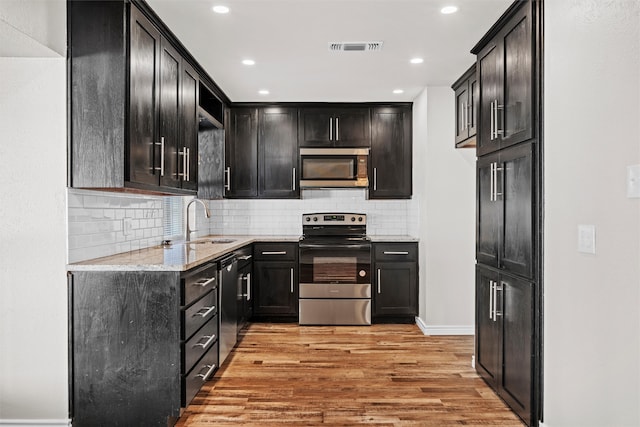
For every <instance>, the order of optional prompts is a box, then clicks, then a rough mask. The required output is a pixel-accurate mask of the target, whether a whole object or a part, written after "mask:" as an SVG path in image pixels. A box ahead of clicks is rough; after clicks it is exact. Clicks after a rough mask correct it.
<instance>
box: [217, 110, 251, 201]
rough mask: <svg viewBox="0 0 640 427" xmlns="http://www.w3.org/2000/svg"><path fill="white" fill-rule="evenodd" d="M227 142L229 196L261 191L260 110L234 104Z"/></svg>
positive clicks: (237, 196)
mask: <svg viewBox="0 0 640 427" xmlns="http://www.w3.org/2000/svg"><path fill="white" fill-rule="evenodd" d="M226 131H227V138H226V142H225V148H226V149H225V157H226V161H225V167H226V171H227V182H226V193H225V196H226V197H230V198H252V197H256V196H257V195H258V110H257V109H255V108H234V109H232V110H231V111H230V113H229V125H228V126H227V129H226Z"/></svg>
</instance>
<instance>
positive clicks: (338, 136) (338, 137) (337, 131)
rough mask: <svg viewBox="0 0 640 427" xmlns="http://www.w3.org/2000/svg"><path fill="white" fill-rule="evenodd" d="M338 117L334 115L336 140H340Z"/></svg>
mask: <svg viewBox="0 0 640 427" xmlns="http://www.w3.org/2000/svg"><path fill="white" fill-rule="evenodd" d="M339 120H340V118H339V117H336V141H340V122H339Z"/></svg>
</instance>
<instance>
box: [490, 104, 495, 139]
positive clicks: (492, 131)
mask: <svg viewBox="0 0 640 427" xmlns="http://www.w3.org/2000/svg"><path fill="white" fill-rule="evenodd" d="M490 110H491V135H490V136H489V140H491V141H493V134H494V128H493V126H494V117H493V116H494V112H493V101H491V108H490Z"/></svg>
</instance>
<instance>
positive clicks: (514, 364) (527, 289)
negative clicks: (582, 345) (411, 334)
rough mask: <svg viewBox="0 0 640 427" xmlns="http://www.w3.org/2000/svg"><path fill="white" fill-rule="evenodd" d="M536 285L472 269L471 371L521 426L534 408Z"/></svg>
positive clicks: (501, 274) (528, 419) (527, 420)
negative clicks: (473, 339) (473, 324)
mask: <svg viewBox="0 0 640 427" xmlns="http://www.w3.org/2000/svg"><path fill="white" fill-rule="evenodd" d="M535 301H536V287H535V284H534V283H533V282H531V281H528V280H524V279H522V278H517V277H515V276H511V275H508V274H504V273H501V272H499V271H497V270H494V269H491V268H487V267H483V266H480V265H478V266H476V345H475V347H476V354H475V363H476V370H477V371H478V373H479V374H480V376H481V377H482V378H483V379H484V380H485V381H486V382H487V383H488V384H489V385H490V386H491V387H492V388H493V389H494V390H495V391H496V392H497V393H498V395H499V396H500V397H501V398H502V399H503V400H504V401H505V402H507V404H508V405H509V406H510V407H511V409H512V410H513V411H514V412H515V413H516V414H517V415H518V416H519V417H520V418H522V420H523V421H524V422H526V423H527V425H531V421H532V418H531V414H532V408H535V404H536V402H535V401H534V396H535V395H536V394H535V387H536V384H535V383H536V381H535V374H534V367H535V364H536V352H535V349H536V347H537V346H536V341H535V340H536V339H535V337H536V325H535V319H536V312H537V307H536V304H535Z"/></svg>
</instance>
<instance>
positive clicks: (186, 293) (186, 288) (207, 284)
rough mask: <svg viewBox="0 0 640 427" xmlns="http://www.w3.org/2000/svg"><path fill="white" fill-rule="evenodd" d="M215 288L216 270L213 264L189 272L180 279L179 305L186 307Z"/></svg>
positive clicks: (216, 280) (216, 283)
mask: <svg viewBox="0 0 640 427" xmlns="http://www.w3.org/2000/svg"><path fill="white" fill-rule="evenodd" d="M217 287H218V268H217V266H216V264H215V263H210V264H207V265H205V266H203V267H200V268H197V269H195V270H193V271H190V272H188V273H187V274H186V275H185V276H184V277H183V278H182V289H181V291H180V305H183V306H188V305H189V304H191V303H192V302H193V301H195V300H197V299H198V298H200V297H201V296H202V295H204V294H206V293H207V292H209V291H210V290H211V289H215V288H217Z"/></svg>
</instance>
